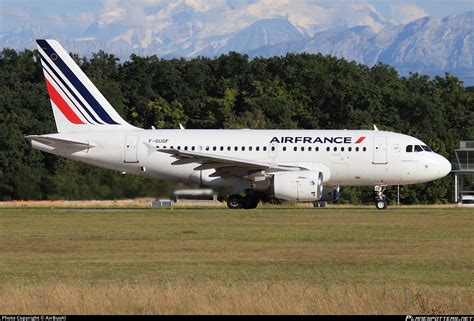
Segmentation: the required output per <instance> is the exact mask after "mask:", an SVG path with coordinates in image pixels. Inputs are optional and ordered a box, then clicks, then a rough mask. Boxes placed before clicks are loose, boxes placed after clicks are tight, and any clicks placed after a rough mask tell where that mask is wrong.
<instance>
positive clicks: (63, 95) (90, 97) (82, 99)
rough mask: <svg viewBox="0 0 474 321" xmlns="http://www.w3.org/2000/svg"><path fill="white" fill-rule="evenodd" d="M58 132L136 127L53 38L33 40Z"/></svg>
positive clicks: (131, 128)
mask: <svg viewBox="0 0 474 321" xmlns="http://www.w3.org/2000/svg"><path fill="white" fill-rule="evenodd" d="M36 43H37V45H38V50H39V52H40V58H41V65H42V66H43V72H44V77H45V78H46V87H47V88H48V93H49V98H50V100H51V107H52V109H53V114H54V120H55V121H56V127H57V129H58V132H60V133H61V132H78V131H99V130H118V129H120V130H124V129H129V130H133V129H137V128H136V127H134V126H132V125H130V124H128V123H127V122H126V121H125V120H123V118H122V117H120V115H119V114H118V113H117V112H116V111H115V109H114V108H113V107H112V106H111V105H110V103H109V102H108V101H107V99H105V97H104V96H103V95H102V94H101V93H100V92H99V90H98V89H97V88H96V87H95V86H94V84H93V83H92V82H91V81H90V80H89V78H88V77H87V76H86V74H84V72H83V71H82V70H81V69H80V68H79V66H78V65H77V64H76V63H75V62H74V60H72V58H71V57H70V56H69V54H68V53H67V52H66V50H64V48H63V47H62V46H61V45H60V44H59V42H57V41H56V40H43V39H39V40H36Z"/></svg>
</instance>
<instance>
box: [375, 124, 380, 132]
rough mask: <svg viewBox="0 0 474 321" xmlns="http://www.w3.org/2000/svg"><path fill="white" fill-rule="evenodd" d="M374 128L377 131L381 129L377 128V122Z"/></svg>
mask: <svg viewBox="0 0 474 321" xmlns="http://www.w3.org/2000/svg"><path fill="white" fill-rule="evenodd" d="M374 130H375V131H376V132H378V131H379V129H378V128H377V126H375V124H374Z"/></svg>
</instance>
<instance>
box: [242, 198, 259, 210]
mask: <svg viewBox="0 0 474 321" xmlns="http://www.w3.org/2000/svg"><path fill="white" fill-rule="evenodd" d="M258 202H259V199H258V197H256V196H251V195H245V196H244V198H243V202H242V207H243V208H244V209H246V210H250V209H253V208H257V206H258Z"/></svg>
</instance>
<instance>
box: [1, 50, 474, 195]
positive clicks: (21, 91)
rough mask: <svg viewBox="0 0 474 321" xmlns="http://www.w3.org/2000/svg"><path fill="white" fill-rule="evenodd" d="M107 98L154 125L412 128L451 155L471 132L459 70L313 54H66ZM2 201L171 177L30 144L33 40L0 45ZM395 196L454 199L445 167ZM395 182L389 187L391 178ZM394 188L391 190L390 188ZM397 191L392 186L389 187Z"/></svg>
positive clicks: (150, 187) (43, 128)
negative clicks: (404, 72)
mask: <svg viewBox="0 0 474 321" xmlns="http://www.w3.org/2000/svg"><path fill="white" fill-rule="evenodd" d="M72 56H73V59H74V60H75V61H76V62H78V64H79V65H80V67H81V68H82V69H83V70H84V72H85V73H86V74H87V75H88V76H89V78H90V79H91V80H92V82H93V83H94V84H95V85H96V86H97V87H98V88H99V90H100V91H101V92H102V93H103V94H104V96H105V97H106V98H107V99H108V100H109V101H110V103H111V104H112V106H114V107H115V108H116V110H117V111H118V112H119V113H120V114H121V115H122V116H123V118H124V119H126V120H127V121H129V122H130V123H132V124H133V125H135V126H138V127H143V128H150V127H151V126H154V127H155V128H178V126H179V124H180V123H181V124H183V125H184V126H185V127H186V128H268V129H273V128H282V129H283V128H300V129H340V128H347V129H371V128H372V126H373V124H376V125H377V126H378V128H379V129H381V130H390V131H397V132H401V133H405V134H408V135H412V136H415V137H417V138H419V139H421V140H423V141H424V142H425V143H427V144H428V145H429V146H430V147H431V148H432V149H434V150H435V151H436V152H438V153H440V154H442V155H444V156H446V157H447V158H448V159H449V160H451V161H453V162H454V161H455V156H454V150H455V149H456V148H458V145H459V141H460V140H470V139H474V95H473V94H472V93H469V92H468V90H467V89H466V88H465V87H464V85H463V83H462V82H461V81H460V80H459V79H458V78H456V77H454V76H452V75H450V74H446V75H445V76H444V77H440V76H438V77H435V78H434V79H430V78H429V77H428V76H425V75H420V74H417V73H414V74H411V75H409V76H408V77H401V76H399V74H398V73H397V71H396V70H395V69H394V68H392V67H390V66H388V65H384V64H378V65H375V66H373V67H368V66H365V65H361V64H358V63H355V62H350V61H347V60H345V59H338V58H335V57H331V56H323V55H320V54H319V55H314V54H288V55H286V56H280V57H272V58H254V59H249V57H248V56H246V55H242V54H238V53H235V52H231V53H229V54H226V55H221V56H220V57H217V58H214V59H211V58H206V57H198V58H195V59H191V60H186V59H160V58H158V57H156V56H148V57H142V56H138V55H132V56H130V59H129V60H127V61H125V62H120V61H119V59H118V58H117V57H115V56H114V55H112V54H108V53H106V52H103V51H100V52H98V53H95V54H93V55H92V57H91V58H90V59H86V58H84V57H79V56H77V55H72ZM0 115H1V118H0V200H10V199H113V198H131V197H139V196H168V195H169V194H170V193H171V191H172V190H173V188H175V187H176V184H172V183H167V182H160V181H156V180H155V181H153V180H149V179H145V178H138V177H133V176H129V175H126V176H123V175H121V174H120V173H116V172H112V171H109V170H104V169H99V168H96V167H92V166H89V165H85V164H81V163H78V162H73V161H69V160H65V159H62V158H59V157H56V156H53V155H50V154H46V153H42V152H39V151H37V150H33V149H32V148H30V147H29V146H28V145H27V143H26V141H25V139H24V136H25V135H29V134H45V133H52V132H55V131H56V128H55V124H54V120H53V114H52V112H51V106H50V102H49V99H48V95H47V91H46V86H45V83H44V77H43V72H42V68H41V64H40V61H39V56H38V52H37V51H31V50H24V51H20V52H18V51H15V50H12V49H3V50H2V51H1V53H0ZM401 190H402V193H401V197H402V202H404V203H406V204H412V203H434V202H447V201H449V200H451V201H452V200H453V197H454V195H453V193H454V186H453V179H452V177H450V176H448V177H446V178H444V179H441V180H437V181H435V182H431V183H426V184H418V185H408V186H402V187H401ZM371 191H372V188H370V187H367V188H343V189H342V194H341V198H342V199H341V202H353V203H358V202H361V201H362V202H364V201H372V198H371V196H372V194H371ZM391 191H392V192H393V191H394V189H391ZM389 196H390V195H389ZM392 196H393V195H392Z"/></svg>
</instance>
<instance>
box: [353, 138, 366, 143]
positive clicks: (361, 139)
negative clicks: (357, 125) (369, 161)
mask: <svg viewBox="0 0 474 321" xmlns="http://www.w3.org/2000/svg"><path fill="white" fill-rule="evenodd" d="M364 139H365V136H361V137H359V139H358V140H357V141H356V142H355V143H356V144H360V143H362V142H363V141H364Z"/></svg>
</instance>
